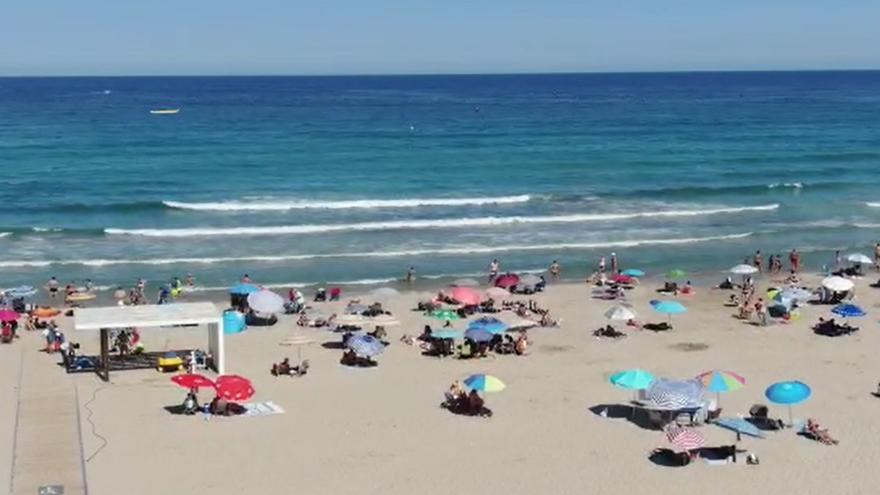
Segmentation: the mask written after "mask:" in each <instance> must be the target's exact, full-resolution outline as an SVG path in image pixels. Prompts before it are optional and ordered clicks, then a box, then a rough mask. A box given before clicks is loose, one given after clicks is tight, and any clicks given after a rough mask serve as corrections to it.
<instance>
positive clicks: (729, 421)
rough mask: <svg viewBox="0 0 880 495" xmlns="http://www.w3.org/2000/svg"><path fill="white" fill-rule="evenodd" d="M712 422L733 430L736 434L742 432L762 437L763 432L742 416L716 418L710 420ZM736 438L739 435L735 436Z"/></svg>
mask: <svg viewBox="0 0 880 495" xmlns="http://www.w3.org/2000/svg"><path fill="white" fill-rule="evenodd" d="M712 424H713V425H715V426H719V427H721V428H725V429H727V430H733V431H735V432H736V433H737V434H738V435H739V434H742V435H748V436H750V437H755V438H764V434H763V433H761V430H760V429H759V428H758V427H757V426H755V425H754V424H753V423H751V422H749V421H747V420H745V419H743V418H717V419H713V420H712ZM737 438H739V437H738V436H737Z"/></svg>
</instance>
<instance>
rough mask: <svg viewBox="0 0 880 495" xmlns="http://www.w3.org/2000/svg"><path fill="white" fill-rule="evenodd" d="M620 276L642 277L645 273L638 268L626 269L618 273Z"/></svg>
mask: <svg viewBox="0 0 880 495" xmlns="http://www.w3.org/2000/svg"><path fill="white" fill-rule="evenodd" d="M620 274H621V275H626V276H628V277H636V278H638V277H644V276H645V272H643V271H642V270H639V269H638V268H627V269H626V270H624V271H622V272H620Z"/></svg>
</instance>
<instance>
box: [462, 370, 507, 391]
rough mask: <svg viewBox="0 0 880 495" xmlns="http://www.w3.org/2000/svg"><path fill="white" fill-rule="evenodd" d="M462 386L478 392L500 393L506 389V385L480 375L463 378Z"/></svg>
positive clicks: (487, 376)
mask: <svg viewBox="0 0 880 495" xmlns="http://www.w3.org/2000/svg"><path fill="white" fill-rule="evenodd" d="M464 384H465V386H467V387H468V388H470V389H472V390H477V391H479V392H500V391H502V390H504V389H505V388H507V385H505V384H504V382H502V381H501V380H499V379H498V378H496V377H494V376H492V375H484V374H482V373H481V374H477V375H471V376H469V377H467V378H465V379H464Z"/></svg>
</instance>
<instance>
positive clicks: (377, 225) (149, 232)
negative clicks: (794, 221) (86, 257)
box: [104, 204, 779, 237]
mask: <svg viewBox="0 0 880 495" xmlns="http://www.w3.org/2000/svg"><path fill="white" fill-rule="evenodd" d="M778 207H779V205H778V204H772V205H762V206H742V207H730V208H715V209H706V210H669V211H645V212H633V213H600V214H579V215H558V216H535V217H483V218H455V219H442V220H401V221H392V222H365V223H349V224H325V225H281V226H271V227H230V228H189V229H104V232H105V233H106V234H109V235H136V236H146V237H201V236H235V235H250V236H257V235H290V234H323V233H328V232H348V231H365V230H373V231H376V230H404V229H442V228H465V227H497V226H505V225H517V224H546V223H579V222H595V221H611V220H629V219H634V218H653V217H694V216H702V215H717V214H721V213H741V212H747V211H768V210H775V209H777V208H778Z"/></svg>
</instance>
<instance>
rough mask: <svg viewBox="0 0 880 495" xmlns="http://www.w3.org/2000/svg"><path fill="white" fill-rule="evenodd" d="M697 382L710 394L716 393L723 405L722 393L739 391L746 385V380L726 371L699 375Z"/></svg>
mask: <svg viewBox="0 0 880 495" xmlns="http://www.w3.org/2000/svg"><path fill="white" fill-rule="evenodd" d="M697 380H699V381H700V383H702V384H703V388H705V389H706V390H707V391H709V392H715V394H716V399H717V401H718V403H719V404H720V403H721V392H730V391H733V390H739V389H741V388H742V386H743V385H745V384H746V379H745V378H744V377H743V376H742V375H739V374H737V373H734V372H732V371H725V370H712V371H706V372H703V373H700V374H699V375H697Z"/></svg>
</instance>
